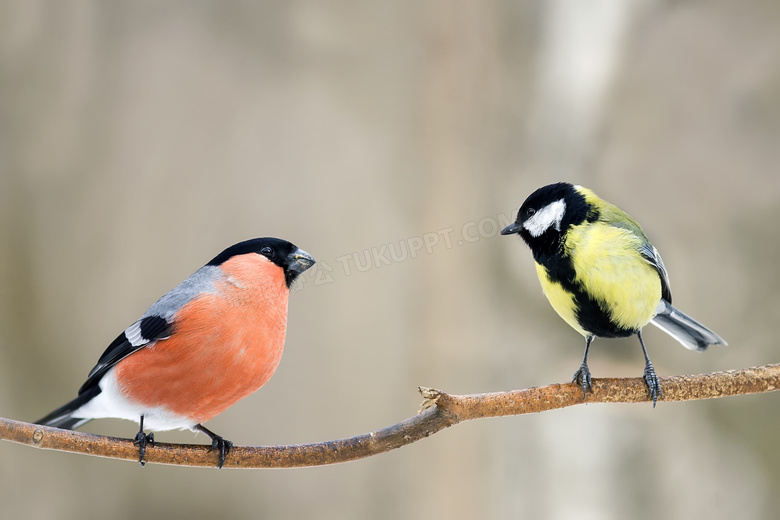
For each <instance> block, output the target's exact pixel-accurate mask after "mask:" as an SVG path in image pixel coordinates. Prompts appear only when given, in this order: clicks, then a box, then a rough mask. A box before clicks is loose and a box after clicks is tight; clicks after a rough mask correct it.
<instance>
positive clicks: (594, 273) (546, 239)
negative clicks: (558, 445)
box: [501, 182, 726, 406]
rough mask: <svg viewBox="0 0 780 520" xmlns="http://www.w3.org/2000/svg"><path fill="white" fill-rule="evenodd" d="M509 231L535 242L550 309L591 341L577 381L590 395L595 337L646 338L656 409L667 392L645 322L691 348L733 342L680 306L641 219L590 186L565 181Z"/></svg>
mask: <svg viewBox="0 0 780 520" xmlns="http://www.w3.org/2000/svg"><path fill="white" fill-rule="evenodd" d="M501 234H502V235H511V234H519V235H520V236H521V237H522V238H523V240H524V241H525V243H526V244H528V246H529V247H530V248H531V252H532V253H533V256H534V261H535V262H536V273H537V275H538V276H539V281H540V282H541V284H542V291H544V294H545V296H547V299H548V300H549V302H550V305H552V307H553V309H555V311H556V312H557V313H558V314H559V315H560V316H561V318H563V319H564V321H566V323H568V324H569V325H571V327H572V328H574V330H576V331H577V332H579V333H580V334H582V335H583V336H585V355H584V356H583V358H582V365H581V366H580V368H579V370H577V371H576V372H575V373H574V379H573V380H572V382H575V383H577V384H579V385H580V386H581V387H582V390H583V392H584V394H585V395H587V392H588V388H590V389H591V390H592V389H593V387H592V385H591V375H590V370H589V369H588V349H589V348H590V344H591V342H592V341H593V338H595V337H600V338H622V337H627V336H632V335H634V334H636V335H637V336H638V337H639V343H640V345H641V346H642V353H643V354H644V356H645V371H644V378H645V381H646V382H647V386H648V389H649V391H650V396H651V397H652V399H653V406H655V404H656V402H657V401H658V399H659V398H662V397H663V394H662V393H661V385H660V383H659V382H658V376H657V375H656V373H655V368H653V364H652V363H651V362H650V358H649V357H648V356H647V349H646V348H645V342H644V340H643V339H642V328H643V327H644V326H645V325H647V324H648V323H652V324H653V325H655V326H657V327H658V328H660V329H661V330H663V331H664V332H666V333H667V334H669V335H671V336H672V337H673V338H674V339H676V340H677V341H679V342H680V343H682V344H683V346H685V347H686V348H688V349H691V350H698V351H702V350H705V349H706V348H707V347H708V346H709V345H726V342H725V341H723V339H722V338H721V337H720V336H718V335H717V334H715V333H714V332H713V331H711V330H710V329H708V328H707V327H705V326H704V325H702V324H701V323H699V322H698V321H696V320H694V319H693V318H691V317H689V316H686V315H685V314H683V313H682V312H680V311H679V310H677V309H675V308H674V307H672V293H671V291H670V290H669V276H668V275H667V273H666V268H665V267H664V263H663V260H661V255H660V254H658V250H657V249H656V248H655V247H654V246H653V245H652V244H651V243H650V242H649V241H648V240H647V237H646V236H645V234H644V232H643V231H642V228H641V227H640V226H639V224H637V223H636V221H635V220H634V219H632V218H631V217H630V216H629V215H628V214H627V213H625V212H624V211H622V210H621V209H620V208H618V207H617V206H614V205H612V204H610V203H609V202H606V201H604V200H602V199H600V198H599V197H597V196H596V194H595V193H593V192H592V191H591V190H589V189H587V188H583V187H582V186H573V185H571V184H569V183H565V182H560V183H557V184H550V185H548V186H544V187H542V188H539V189H538V190H536V191H535V192H533V193H532V194H531V195H530V196H529V197H528V198H527V199H526V200H525V202H523V205H522V206H521V207H520V210H519V211H518V212H517V219H516V221H515V222H514V223H513V224H510V225H509V226H507V227H506V228H504V229H503V230H502V231H501Z"/></svg>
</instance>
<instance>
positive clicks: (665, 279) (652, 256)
mask: <svg viewBox="0 0 780 520" xmlns="http://www.w3.org/2000/svg"><path fill="white" fill-rule="evenodd" d="M639 254H641V255H642V258H644V259H645V260H646V261H647V263H648V264H650V265H652V266H653V267H654V268H655V270H656V271H658V276H659V277H660V278H661V298H663V299H664V300H666V301H667V302H669V303H672V290H671V289H670V288H669V274H668V273H667V272H666V266H664V261H663V260H662V259H661V254H660V253H659V252H658V250H657V249H656V248H655V246H653V245H652V244H650V243H649V242H645V243H644V244H643V245H642V247H641V248H640V249H639Z"/></svg>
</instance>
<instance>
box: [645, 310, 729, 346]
mask: <svg viewBox="0 0 780 520" xmlns="http://www.w3.org/2000/svg"><path fill="white" fill-rule="evenodd" d="M656 311H657V314H656V316H655V317H654V318H653V319H652V321H650V323H652V324H653V325H655V326H656V327H658V328H659V329H661V330H662V331H664V332H666V333H667V334H669V335H670V336H671V337H673V338H674V339H676V340H677V341H679V342H680V343H682V344H683V346H684V347H685V348H687V349H690V350H698V351H702V350H706V349H707V347H708V346H710V345H728V343H726V342H725V341H724V340H723V338H721V337H720V336H718V335H717V334H715V333H714V332H712V331H711V330H710V329H708V328H707V327H705V326H704V325H702V324H701V323H699V322H698V321H696V320H694V319H693V318H691V317H690V316H687V315H686V314H684V313H682V312H680V311H679V310H677V309H675V308H674V307H672V304H671V303H669V302H667V301H666V300H661V303H659V304H658V309H656Z"/></svg>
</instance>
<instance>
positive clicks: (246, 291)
mask: <svg viewBox="0 0 780 520" xmlns="http://www.w3.org/2000/svg"><path fill="white" fill-rule="evenodd" d="M221 267H222V270H223V272H224V273H225V278H224V280H222V281H220V282H218V284H217V292H216V294H204V295H202V296H199V297H197V298H195V299H194V300H192V301H191V302H189V303H188V304H186V305H185V306H184V307H182V309H181V310H180V311H179V312H178V313H177V314H176V316H175V320H174V333H173V335H172V336H171V337H170V338H169V339H166V340H161V341H158V342H156V343H155V344H154V345H153V346H151V347H147V348H143V349H141V350H139V351H137V352H135V353H133V354H131V355H130V356H128V357H127V358H125V359H124V360H122V361H120V362H119V363H118V364H117V366H116V377H117V382H118V384H119V388H120V389H121V391H122V393H123V395H125V397H127V398H128V399H130V400H132V401H134V402H136V403H139V404H142V405H143V406H149V407H156V406H164V407H165V408H166V409H168V410H169V411H171V412H173V413H175V414H178V415H181V416H184V417H188V418H191V419H192V420H193V421H195V422H197V423H202V422H205V421H207V420H209V419H211V418H212V417H214V416H215V415H217V414H219V413H221V412H222V411H224V410H225V409H226V408H228V407H229V406H231V405H232V404H234V403H235V402H236V401H238V400H239V399H241V398H243V397H246V396H247V395H249V394H251V393H253V392H254V391H256V390H257V389H258V388H260V387H261V386H263V385H264V384H265V383H266V382H267V381H268V379H269V378H270V377H271V376H272V375H273V373H274V371H275V370H276V367H277V366H278V365H279V361H280V359H281V357H282V349H283V347H284V337H285V332H286V329H287V300H288V296H289V290H288V289H287V286H286V285H285V280H284V273H283V271H282V269H281V268H280V267H279V266H277V265H275V264H273V263H271V262H269V261H268V260H267V259H265V258H264V257H261V256H260V255H256V254H248V255H241V256H237V257H234V258H232V259H230V260H228V261H227V262H225V263H224V264H222V266H221Z"/></svg>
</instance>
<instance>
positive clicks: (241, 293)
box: [36, 238, 314, 468]
mask: <svg viewBox="0 0 780 520" xmlns="http://www.w3.org/2000/svg"><path fill="white" fill-rule="evenodd" d="M312 265H314V259H313V258H312V257H311V256H310V255H309V254H308V253H306V252H305V251H303V250H301V249H299V248H298V247H296V246H294V245H293V244H291V243H290V242H287V241H284V240H280V239H277V238H255V239H252V240H247V241H244V242H240V243H238V244H235V245H233V246H231V247H229V248H227V249H225V250H224V251H222V252H221V253H220V254H219V255H217V256H216V257H214V258H213V259H212V260H211V261H210V262H209V263H207V264H206V265H205V266H203V267H201V268H200V269H198V270H197V271H195V273H193V274H192V275H191V276H190V277H189V278H187V279H186V280H184V281H183V282H182V283H181V284H179V285H178V286H177V287H176V288H174V289H173V290H172V291H170V292H169V293H167V294H166V295H165V296H163V297H162V298H160V299H159V300H157V302H155V303H154V304H153V305H152V306H151V307H149V309H148V310H147V311H146V312H145V313H144V314H143V315H142V316H141V318H140V319H139V320H138V321H136V322H135V323H133V324H132V325H130V326H129V327H127V328H126V329H125V330H124V332H122V333H121V334H119V336H118V337H117V338H116V339H115V340H114V341H113V342H112V343H111V344H110V345H109V346H108V348H107V349H106V351H105V352H104V353H103V355H102V356H100V359H99V360H98V362H97V364H96V365H95V367H94V368H93V369H92V371H91V372H90V373H89V375H88V376H87V380H86V382H85V383H84V384H83V385H82V386H81V388H80V389H79V392H78V397H76V398H75V399H74V400H72V401H71V402H69V403H67V404H66V405H64V406H62V407H60V408H58V409H57V410H54V411H53V412H52V413H50V414H49V415H47V416H46V417H43V418H42V419H40V420H38V421H36V422H37V423H38V424H42V425H46V426H54V427H57V428H65V429H76V428H78V427H80V426H82V425H83V424H85V423H87V422H89V421H90V420H92V419H100V418H119V419H128V420H132V421H138V422H139V424H140V429H139V431H138V434H137V435H136V436H135V442H136V444H138V445H139V452H140V453H139V461H140V462H141V465H143V464H144V454H145V452H146V445H147V443H149V444H154V434H153V433H150V434H148V435H147V434H145V433H144V428H145V427H146V428H148V429H150V430H155V431H165V430H176V429H180V430H182V429H190V430H193V431H196V432H198V431H199V432H202V433H205V434H206V435H208V436H209V437H210V438H211V441H212V443H211V446H212V449H217V450H219V467H220V468H221V467H222V465H223V464H224V462H225V456H226V455H227V454H228V452H229V451H230V448H231V447H232V445H233V444H232V443H231V442H230V441H227V440H225V439H223V438H222V437H221V436H219V435H217V434H215V433H213V432H211V431H209V430H208V429H206V428H205V427H204V426H203V424H202V423H204V422H206V421H208V420H209V419H211V418H213V417H214V416H216V415H217V414H219V413H221V412H223V411H224V410H225V409H227V408H228V407H229V406H231V405H233V404H234V403H236V402H237V401H238V400H240V399H242V398H244V397H246V396H248V395H249V394H251V393H253V392H255V391H256V390H257V389H259V388H260V387H261V386H263V385H264V384H265V383H266V382H267V381H268V379H269V378H270V377H271V375H273V373H274V371H275V370H276V367H277V366H278V365H279V361H280V359H281V357H282V349H283V347H284V338H285V334H286V331H287V301H288V297H289V294H290V286H291V285H292V283H293V281H295V279H296V278H297V277H298V276H299V275H300V274H301V273H303V272H304V271H306V270H307V269H308V268H309V267H311V266H312Z"/></svg>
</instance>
